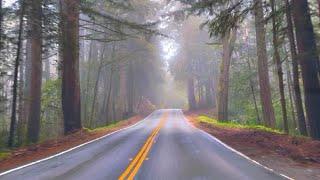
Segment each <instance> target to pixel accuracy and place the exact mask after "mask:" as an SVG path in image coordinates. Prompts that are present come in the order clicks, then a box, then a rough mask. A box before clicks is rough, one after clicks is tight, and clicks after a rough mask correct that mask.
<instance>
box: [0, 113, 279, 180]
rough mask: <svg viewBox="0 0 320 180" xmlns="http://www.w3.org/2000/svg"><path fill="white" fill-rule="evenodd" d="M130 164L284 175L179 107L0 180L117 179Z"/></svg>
mask: <svg viewBox="0 0 320 180" xmlns="http://www.w3.org/2000/svg"><path fill="white" fill-rule="evenodd" d="M147 142H149V143H147ZM140 155H141V156H140ZM135 162H137V164H139V165H136V164H134V163H135ZM138 162H140V163H138ZM130 164H133V165H132V167H134V168H135V169H136V170H137V171H136V173H134V174H133V171H130V172H129V171H128V173H129V174H132V176H133V177H134V178H135V179H139V180H140V179H164V180H170V179H182V180H186V179H223V180H229V179H230V180H232V179H234V180H240V179H241V180H242V179H259V180H264V179H285V178H284V177H282V176H279V175H277V174H275V173H273V172H271V171H269V170H267V169H265V168H263V167H261V166H258V165H256V164H255V163H252V162H251V161H249V160H247V159H245V158H244V157H242V156H240V155H238V154H237V153H235V152H233V151H231V150H230V149H228V148H226V147H225V146H223V145H222V144H221V143H219V142H218V141H217V140H215V139H214V138H212V137H211V136H209V135H208V134H206V133H204V132H202V131H200V130H199V129H196V128H194V127H192V126H190V125H189V123H188V122H187V121H186V120H185V118H184V116H183V113H182V111H181V110H157V111H155V112H154V113H152V114H151V115H150V116H148V117H147V118H146V119H145V120H143V121H142V122H140V123H138V124H137V125H135V126H133V127H130V128H127V129H125V130H122V131H119V132H117V133H114V134H112V135H110V136H107V137H105V138H102V139H100V140H98V141H95V142H93V143H90V144H88V145H85V146H82V147H80V148H77V149H75V150H73V151H70V152H68V153H65V154H62V155H60V156H57V157H55V158H52V159H49V160H46V161H42V162H40V163H36V164H34V165H31V166H28V167H25V168H22V169H19V170H16V171H13V172H11V173H8V174H5V175H2V176H0V179H1V180H2V179H3V180H13V179H14V180H20V179H21V180H29V179H30V180H38V179H41V180H42V179H45V180H47V179H63V180H64V179H76V180H79V179H90V180H100V179H101V180H106V179H118V178H119V177H120V176H121V175H122V174H123V173H124V172H125V171H126V170H128V168H129V167H130ZM128 176H129V175H128ZM125 179H126V178H125Z"/></svg>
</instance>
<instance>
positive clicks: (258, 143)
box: [185, 111, 320, 179]
mask: <svg viewBox="0 0 320 180" xmlns="http://www.w3.org/2000/svg"><path fill="white" fill-rule="evenodd" d="M204 114H205V113H204V112H202V111H201V112H187V113H185V115H186V117H187V119H188V120H189V122H190V123H192V124H193V125H194V126H195V127H197V128H199V129H202V130H204V131H206V132H207V133H209V134H211V135H213V136H215V137H216V138H218V139H219V140H221V141H222V142H224V143H226V144H227V145H229V146H230V147H232V148H234V149H236V150H237V151H239V152H241V153H243V154H245V155H246V156H248V157H250V158H251V159H253V160H255V161H257V162H259V163H260V164H262V165H264V166H266V167H268V168H271V169H274V170H275V171H276V172H278V173H281V174H285V175H288V176H289V177H293V178H295V179H319V178H320V159H319V157H320V150H319V149H320V142H319V141H312V140H310V139H307V138H299V137H291V136H287V135H283V134H276V133H272V132H263V131H258V130H249V129H240V128H226V127H217V126H214V125H212V124H209V123H205V122H200V121H199V120H198V117H199V115H204ZM304 149H307V150H304Z"/></svg>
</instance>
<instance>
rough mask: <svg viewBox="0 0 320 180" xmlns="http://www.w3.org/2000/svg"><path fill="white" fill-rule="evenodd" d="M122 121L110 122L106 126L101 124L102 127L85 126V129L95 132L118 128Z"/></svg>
mask: <svg viewBox="0 0 320 180" xmlns="http://www.w3.org/2000/svg"><path fill="white" fill-rule="evenodd" d="M120 123H121V121H116V122H112V123H111V124H108V125H106V126H101V127H97V128H94V129H90V128H83V129H84V130H86V131H88V132H90V133H94V132H99V131H106V130H109V129H112V128H116V127H117V126H119V125H120Z"/></svg>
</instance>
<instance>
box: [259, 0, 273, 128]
mask: <svg viewBox="0 0 320 180" xmlns="http://www.w3.org/2000/svg"><path fill="white" fill-rule="evenodd" d="M254 14H255V28H256V43H257V55H258V75H259V85H260V97H261V106H262V115H263V120H264V122H265V124H266V126H268V127H275V116H274V109H273V106H272V100H271V88H270V80H269V72H268V69H269V68H268V57H267V48H266V37H265V36H266V30H265V26H264V18H263V5H262V0H255V8H254Z"/></svg>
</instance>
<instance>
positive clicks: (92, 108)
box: [90, 45, 106, 126]
mask: <svg viewBox="0 0 320 180" xmlns="http://www.w3.org/2000/svg"><path fill="white" fill-rule="evenodd" d="M105 49H106V46H105V45H103V50H102V53H101V55H100V64H99V68H98V75H97V79H96V82H95V85H94V89H93V100H92V106H91V116H90V126H91V123H92V121H93V117H94V114H95V105H96V99H97V94H98V86H99V81H100V74H101V70H102V67H103V59H104V52H105Z"/></svg>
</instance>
